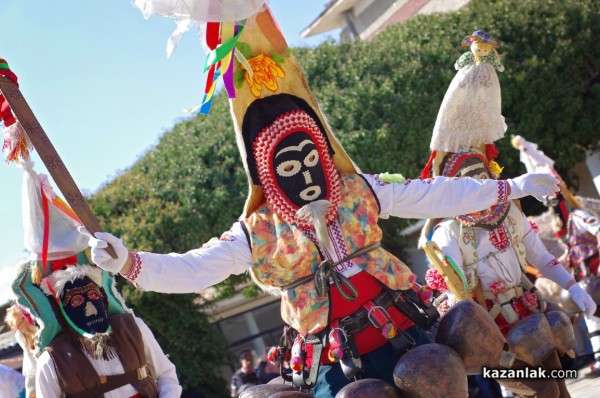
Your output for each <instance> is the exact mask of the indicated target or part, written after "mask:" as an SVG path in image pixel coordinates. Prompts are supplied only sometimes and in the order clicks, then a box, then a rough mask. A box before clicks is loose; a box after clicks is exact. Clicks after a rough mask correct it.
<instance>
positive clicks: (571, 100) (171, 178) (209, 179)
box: [91, 0, 600, 396]
mask: <svg viewBox="0 0 600 398" xmlns="http://www.w3.org/2000/svg"><path fill="white" fill-rule="evenodd" d="M477 29H485V30H486V31H488V32H490V33H492V34H493V35H494V37H495V38H496V39H497V40H499V42H500V43H501V47H500V49H499V52H500V54H502V56H503V63H504V65H505V67H506V71H505V72H504V73H499V78H500V84H501V87H502V98H503V114H504V116H505V117H506V122H507V125H508V131H507V137H506V138H504V139H502V140H500V141H498V142H497V143H496V144H497V146H498V148H499V150H500V156H499V158H498V161H499V163H500V164H501V165H502V166H505V169H504V172H503V176H504V177H507V178H508V177H514V176H516V175H519V174H521V173H523V172H524V171H525V169H524V167H523V166H522V165H521V164H520V162H519V160H518V152H517V151H516V150H515V149H513V148H512V147H511V145H510V135H511V134H520V135H522V136H524V137H525V138H526V139H527V140H529V141H533V142H536V143H538V144H539V145H540V148H542V149H543V150H544V152H545V153H546V154H548V155H549V156H550V157H552V158H553V159H554V160H556V165H555V167H556V168H557V170H558V172H559V173H560V174H561V175H562V176H563V177H564V178H566V179H567V181H568V182H571V183H573V184H574V183H576V181H574V180H573V179H572V176H570V175H569V174H568V171H569V169H570V167H571V166H572V165H573V164H575V163H577V162H580V161H582V160H583V159H584V156H585V153H584V149H587V150H593V149H597V148H598V132H597V130H595V128H597V126H600V120H599V118H600V84H599V80H600V77H599V76H600V46H598V45H597V43H598V42H600V2H598V1H597V0H579V1H551V0H543V1H542V0H498V1H491V0H479V1H473V2H472V3H471V4H469V5H468V6H467V7H465V8H463V9H462V10H460V11H459V12H455V13H451V14H437V15H429V16H418V17H416V18H413V19H411V20H409V21H408V22H406V23H403V24H400V25H395V26H391V27H389V28H388V29H387V30H386V31H384V32H383V33H381V34H380V35H378V36H377V37H376V38H375V39H374V40H373V41H372V42H369V43H366V42H354V43H339V44H336V43H333V42H326V43H324V44H322V45H320V46H318V47H316V48H313V49H294V52H295V55H296V57H297V58H298V59H299V60H300V62H301V64H302V65H303V67H304V69H305V72H306V75H307V79H308V81H309V84H310V85H311V87H312V89H313V91H314V94H315V96H316V97H317V99H318V100H319V102H320V104H321V106H322V108H323V111H324V113H325V115H327V117H328V119H329V123H330V124H331V126H332V129H333V131H334V132H335V133H336V135H337V136H338V137H339V138H340V140H341V141H342V143H343V145H344V147H345V148H346V150H347V151H348V152H349V154H350V156H351V157H352V158H353V160H354V161H355V162H356V163H357V164H358V165H359V167H360V168H361V169H362V170H363V171H364V172H367V173H378V172H384V171H388V172H392V173H402V174H404V175H405V176H406V177H407V178H416V177H417V176H418V175H419V173H420V171H421V169H422V168H423V166H424V165H425V163H426V161H427V158H428V157H429V141H430V138H431V131H432V129H433V125H434V123H435V119H436V115H437V111H438V109H439V106H440V103H441V101H442V99H443V97H444V94H445V92H446V89H447V87H448V85H449V84H450V81H451V80H452V78H453V77H454V74H455V73H456V71H455V70H454V67H453V65H454V62H455V61H456V59H457V58H458V57H459V56H460V55H461V54H462V53H463V52H464V51H466V49H464V48H461V47H460V42H461V40H462V38H463V37H465V36H466V35H467V34H470V33H471V32H473V31H474V30H477ZM465 117H468V115H465ZM246 193H247V180H246V176H245V173H244V170H243V167H242V164H241V161H240V156H239V153H238V150H237V146H236V143H235V138H234V133H233V127H232V124H231V117H230V114H229V109H228V103H227V99H226V96H225V93H223V92H221V93H220V94H219V95H218V97H217V98H216V99H215V101H214V105H213V109H212V110H211V114H210V115H209V116H196V117H194V118H192V119H189V120H185V121H183V122H181V123H179V124H178V125H176V126H175V127H174V129H173V130H172V131H170V132H167V133H166V134H165V135H164V136H163V137H162V138H161V140H160V142H159V144H158V145H157V146H156V147H155V148H152V149H151V150H149V151H148V152H147V153H146V154H145V155H144V156H143V157H142V158H141V159H140V160H139V161H138V162H137V163H136V164H135V165H134V166H132V168H131V169H130V170H127V171H126V172H124V173H123V174H122V175H121V176H120V177H118V178H116V179H115V180H114V181H112V182H110V183H109V184H108V185H106V186H105V187H104V188H103V189H101V190H100V191H99V192H98V193H97V194H96V195H94V197H93V198H92V201H91V202H92V206H93V208H94V210H95V212H96V214H97V215H98V216H99V218H100V221H101V224H102V225H103V226H104V227H105V229H106V230H109V231H111V232H113V233H115V234H116V235H118V236H120V237H121V238H122V239H123V240H124V241H125V242H126V244H127V245H128V246H129V247H130V248H131V249H132V250H148V251H155V252H169V251H176V252H184V251H187V250H189V249H191V248H195V247H199V246H200V245H201V244H202V243H203V242H206V241H208V240H209V239H210V238H211V237H215V236H219V235H220V234H221V233H222V232H224V231H226V230H227V229H228V228H229V226H230V225H231V224H232V222H234V221H235V220H236V219H237V218H238V217H239V215H240V214H241V213H242V209H243V205H244V200H245V198H246ZM526 205H527V203H526ZM530 206H532V207H531V208H534V207H535V206H534V205H533V204H532V205H530ZM525 209H526V211H527V206H525ZM413 221H414V220H394V221H391V220H388V221H386V222H384V223H382V224H383V228H384V232H385V241H384V245H385V247H387V248H388V249H390V250H392V251H393V252H395V253H397V254H400V255H401V250H402V247H404V246H406V245H407V244H409V245H414V242H403V241H402V239H401V237H400V236H399V233H398V231H399V230H401V229H402V228H404V227H406V226H408V225H409V223H411V222H413ZM244 278H246V276H245V275H243V276H235V277H232V278H229V279H228V280H226V281H225V282H223V283H221V284H220V285H219V288H220V292H221V293H222V294H224V295H226V294H231V293H232V292H233V286H235V284H236V283H238V282H239V281H240V280H243V279H244ZM138 294H139V293H131V292H126V298H127V300H128V301H130V302H135V305H136V310H137V311H138V313H140V314H142V316H143V317H144V318H147V319H149V320H151V322H150V324H151V326H152V327H153V330H154V331H155V332H156V331H157V330H161V332H160V333H159V336H158V338H159V341H160V342H161V344H163V347H166V351H167V352H171V353H172V355H173V356H172V358H173V360H174V361H175V363H176V364H177V365H178V371H179V372H180V375H181V376H182V381H183V382H184V383H186V385H187V386H191V387H194V388H196V387H203V388H205V387H206V386H210V387H206V391H213V389H212V388H213V387H212V384H210V382H211V381H213V380H209V379H206V378H203V377H204V375H208V374H212V373H211V372H212V369H214V367H215V366H217V365H216V364H218V363H219V360H218V358H217V357H218V355H213V354H214V353H215V352H216V351H217V348H218V347H221V348H222V347H223V345H222V344H221V345H220V343H219V342H218V341H217V339H215V340H214V341H213V340H212V337H215V336H213V335H212V334H211V333H210V332H209V330H210V327H208V325H207V324H206V322H205V321H204V320H199V319H200V317H201V316H199V315H198V314H197V312H196V310H197V308H196V307H195V305H194V304H193V300H192V298H191V297H190V296H180V297H179V296H178V297H175V296H171V295H150V294H148V293H144V294H143V295H139V297H138ZM172 305H177V306H178V307H177V310H176V309H175V308H173V307H172ZM167 310H168V311H172V312H168V313H167V312H166V311H167ZM154 311H159V313H164V315H165V316H155V315H154V314H153V312H154ZM161 311H162V312H161ZM175 313H177V318H175V316H173V315H172V314H175ZM167 314H168V316H166V315H167ZM192 325H193V326H192ZM196 328H197V333H195V334H193V335H192V337H191V338H186V342H187V345H188V347H191V346H194V347H195V348H194V349H195V350H196V351H194V353H191V352H187V351H186V350H183V349H180V348H179V347H180V345H181V344H182V343H181V339H182V330H185V334H186V337H187V335H188V334H192V333H194V332H196ZM213 350H214V351H213ZM207 358H210V360H213V359H214V360H215V362H214V363H208V361H209V360H207ZM188 369H190V370H193V372H192V371H190V372H188ZM182 372H183V373H182ZM211 396H212V395H211Z"/></svg>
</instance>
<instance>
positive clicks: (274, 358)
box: [267, 347, 281, 364]
mask: <svg viewBox="0 0 600 398" xmlns="http://www.w3.org/2000/svg"><path fill="white" fill-rule="evenodd" d="M280 357H281V351H279V347H271V348H270V349H269V352H268V353H267V360H268V361H269V362H271V363H272V364H275V363H277V362H279V359H280Z"/></svg>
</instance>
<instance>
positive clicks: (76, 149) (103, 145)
mask: <svg viewBox="0 0 600 398" xmlns="http://www.w3.org/2000/svg"><path fill="white" fill-rule="evenodd" d="M328 1H329V0H303V1H291V0H270V5H271V9H272V11H273V13H274V15H275V18H276V19H277V21H278V23H279V24H280V26H281V28H282V30H283V32H284V35H285V36H286V39H287V41H288V44H289V45H290V46H291V47H297V46H314V45H317V44H318V43H320V42H321V41H323V40H325V39H327V38H330V37H336V35H337V33H338V32H331V33H326V34H323V35H319V36H316V37H312V38H308V39H302V38H301V37H300V32H301V31H302V30H303V29H304V28H305V27H306V26H307V25H309V24H310V22H312V21H313V20H314V19H315V18H316V17H317V16H318V15H319V13H320V12H321V11H323V9H324V6H325V4H326V3H328ZM174 28H175V23H174V22H173V21H172V20H170V19H168V18H163V17H158V16H152V17H150V18H149V19H148V20H146V19H144V18H143V16H142V13H141V12H140V11H139V10H138V9H137V8H134V7H133V6H132V5H131V2H130V1H129V0H103V1H81V0H61V1H48V0H25V1H24V0H0V57H2V58H5V59H6V60H7V61H8V63H9V65H10V67H11V69H12V70H13V71H14V72H15V73H16V74H17V76H18V77H19V85H20V89H21V91H22V93H23V95H24V97H25V99H26V100H27V101H28V103H29V106H30V107H31V109H32V110H33V112H34V113H35V115H36V116H37V118H38V120H39V122H40V123H41V125H42V127H43V128H44V130H45V131H46V133H47V135H48V136H49V137H50V139H51V141H52V143H53V145H54V147H55V148H56V150H57V152H58V153H59V154H60V156H61V157H62V160H63V162H64V163H65V165H66V166H67V168H68V169H69V171H70V173H71V175H72V177H73V179H74V180H75V182H76V183H77V185H78V186H79V189H80V190H81V191H82V192H83V193H84V194H89V193H93V192H95V191H96V190H97V189H98V188H99V187H100V186H102V185H103V184H105V183H107V182H109V181H111V180H112V179H113V178H114V177H115V176H117V175H118V174H119V173H121V172H122V171H124V170H126V169H127V168H128V167H130V166H131V165H132V164H133V163H135V161H136V160H138V159H139V158H140V157H141V156H143V155H144V153H146V152H147V151H149V150H151V149H152V147H153V146H154V145H155V144H156V143H158V140H159V138H160V136H161V135H162V134H163V132H165V131H167V130H169V129H170V128H171V127H172V126H173V124H174V123H177V122H178V121H180V120H182V119H184V118H186V117H189V115H188V114H186V113H185V112H183V109H186V108H189V107H192V106H195V105H197V104H198V103H199V102H200V100H201V99H202V90H203V87H204V76H203V74H202V67H203V63H204V57H205V54H204V53H203V51H202V47H201V44H200V42H199V39H198V37H197V35H196V34H195V33H196V32H195V31H192V30H190V31H189V32H188V33H187V34H186V35H185V36H184V38H183V39H182V40H181V42H180V43H179V46H178V47H177V49H176V50H175V52H174V53H173V55H172V56H171V57H170V58H167V57H166V51H165V49H166V43H167V38H168V37H169V35H170V34H171V33H172V31H173V29H174ZM215 134H218V132H215ZM2 159H4V155H3V156H2ZM32 159H33V161H34V163H35V169H36V170H37V171H38V173H47V172H46V170H45V168H44V166H43V163H42V162H41V160H39V158H38V157H37V156H36V155H35V154H34V156H33V158H32ZM0 183H1V188H0V304H1V303H4V302H6V300H8V298H9V291H8V290H9V287H8V284H7V280H8V279H9V275H10V274H11V272H10V271H11V269H12V267H13V266H14V265H15V263H16V262H17V261H19V260H20V259H22V258H24V257H26V255H27V253H25V251H24V249H23V231H22V221H21V184H22V171H21V170H19V169H17V167H16V166H15V165H14V164H6V163H4V162H2V164H0ZM57 193H58V190H57ZM240 211H241V209H240Z"/></svg>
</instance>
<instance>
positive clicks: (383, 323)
mask: <svg viewBox="0 0 600 398" xmlns="http://www.w3.org/2000/svg"><path fill="white" fill-rule="evenodd" d="M147 3H151V2H147ZM157 3H159V2H157ZM160 3H161V4H163V3H164V2H160ZM173 3H177V2H175V1H174V2H173ZM218 3H219V4H221V5H222V4H226V3H228V2H222V1H220V2H218ZM231 3H234V2H231ZM190 18H192V17H191V16H190ZM198 22H201V21H198ZM226 28H227V26H226V24H225V23H221V24H220V25H219V24H217V25H216V26H215V25H214V24H213V25H211V24H210V23H209V28H208V29H207V35H208V34H209V33H210V32H211V31H213V30H214V29H216V32H217V33H218V32H221V33H223V31H224V29H226ZM231 31H232V32H234V33H236V32H237V33H236V34H235V36H234V37H235V40H236V42H235V46H232V45H231V43H230V42H228V43H227V44H228V47H227V48H230V49H231V48H232V49H233V50H232V51H233V52H234V53H235V58H234V59H230V58H229V57H226V56H225V57H224V58H222V59H221V61H220V65H221V68H225V69H226V68H227V66H228V67H229V68H231V69H232V70H230V69H226V70H224V71H222V73H220V75H221V76H224V77H225V78H226V77H227V76H228V74H229V73H232V76H233V77H235V78H236V83H237V89H236V90H235V98H231V100H230V105H231V112H232V116H233V120H234V126H235V129H236V137H237V140H238V144H239V148H240V152H241V156H242V160H243V163H244V166H245V169H246V171H247V174H248V179H249V196H248V199H247V201H246V204H245V208H244V210H243V213H242V215H241V216H240V218H239V221H237V222H235V223H234V224H233V225H232V227H231V228H230V230H229V231H228V232H225V233H224V234H223V235H222V236H221V238H220V239H219V240H218V241H217V242H214V243H212V244H210V245H205V246H204V247H201V248H196V249H192V250H190V251H189V252H187V253H183V254H178V253H170V254H155V253H148V252H130V251H128V249H127V248H126V247H125V246H124V244H123V242H121V240H120V239H118V238H117V237H115V236H113V235H111V234H110V233H105V232H101V233H96V234H95V237H91V239H90V245H91V246H92V259H93V260H94V262H95V263H96V264H97V265H98V266H100V267H102V268H103V269H105V270H108V271H110V272H114V273H117V272H119V273H121V275H123V276H124V277H125V278H127V279H128V280H129V281H130V282H132V283H134V284H135V285H136V286H138V287H140V288H142V289H143V290H146V291H155V292H163V293H192V292H197V291H199V290H201V289H204V288H206V287H209V286H211V285H214V284H216V283H218V282H221V281H222V280H224V279H226V278H227V277H228V276H230V275H232V274H242V273H244V272H247V271H249V272H250V275H251V277H252V279H253V281H254V282H255V283H256V284H257V285H258V286H260V287H261V288H262V289H263V290H264V291H266V292H269V293H271V294H274V295H277V296H280V297H281V316H282V318H283V320H284V321H285V322H286V323H287V324H288V325H289V328H286V335H285V336H286V337H285V338H282V341H284V342H286V343H284V344H282V345H281V346H280V347H277V349H276V350H275V351H274V352H275V353H276V355H273V357H274V359H275V360H277V361H282V360H286V356H287V355H289V357H287V359H289V364H290V368H291V369H292V372H291V375H286V377H288V378H290V379H291V380H292V382H293V384H294V385H295V386H296V387H297V388H298V387H300V388H312V389H313V393H314V395H315V396H316V397H333V396H335V395H336V394H337V393H338V392H339V391H340V390H342V389H343V388H344V387H345V386H346V385H348V387H350V385H351V382H352V381H354V380H356V379H357V378H369V379H378V380H377V381H378V382H379V381H381V380H383V382H382V383H383V384H385V385H386V386H388V387H389V388H392V389H393V387H391V386H393V385H394V382H395V380H394V376H395V374H394V366H395V364H396V363H397V361H398V359H399V358H400V357H401V356H402V355H403V354H405V353H406V352H407V350H409V349H411V348H412V347H414V346H415V345H420V344H424V343H428V338H427V335H426V334H425V332H424V328H428V327H430V325H431V324H432V323H433V321H435V319H436V318H437V312H436V311H434V309H433V307H431V306H430V305H429V304H428V303H426V302H423V301H421V300H420V298H419V297H418V296H417V294H416V293H415V291H414V290H413V289H416V285H415V280H416V277H415V275H414V274H413V273H412V272H411V270H410V269H409V268H408V267H407V266H406V265H405V264H404V263H403V262H402V261H400V260H399V259H398V258H397V257H395V256H394V255H392V254H391V253H389V252H388V251H387V250H385V249H384V248H382V247H381V243H380V242H381V238H382V231H381V229H380V228H379V226H378V220H379V219H380V218H384V219H385V218H388V217H390V216H392V217H405V218H426V217H446V216H451V215H453V214H460V213H469V212H473V211H477V210H480V209H482V208H486V207H489V206H492V205H495V204H501V203H505V202H506V200H510V199H513V198H518V197H522V196H525V195H529V194H534V195H543V194H549V193H552V192H553V191H554V189H555V187H556V183H557V180H556V179H555V178H553V177H548V176H540V175H524V176H521V177H518V178H516V179H513V180H505V181H496V180H476V179H460V180H458V179H454V178H445V177H439V178H435V179H428V180H406V181H402V180H396V182H393V181H391V180H389V179H386V178H385V177H382V175H372V174H363V173H361V172H360V171H359V169H358V167H357V166H356V165H355V164H354V163H353V162H352V161H351V159H350V158H349V156H348V155H347V154H346V152H345V151H344V149H343V148H342V146H341V145H340V143H339V142H338V140H337V139H336V137H335V136H334V135H333V133H332V131H331V128H330V126H329V125H328V123H327V120H326V119H325V117H324V115H323V114H322V113H321V110H320V108H319V106H318V104H317V102H316V100H315V98H314V97H313V95H312V93H311V91H310V89H309V88H308V85H307V82H306V79H305V77H304V74H303V72H302V70H301V68H300V65H299V64H298V62H297V60H296V59H295V58H294V56H293V55H292V54H291V53H290V51H289V49H288V47H287V44H286V42H285V40H284V38H283V36H282V34H281V32H280V30H279V28H278V27H277V24H276V22H275V21H274V19H273V18H272V15H271V13H270V10H269V9H268V8H267V7H266V5H265V8H264V10H261V11H260V12H259V13H257V14H256V15H255V17H253V18H251V19H250V20H248V21H245V22H244V21H242V22H241V23H236V24H235V27H234V28H233V29H232V30H231ZM217 36H218V35H217ZM207 38H210V39H211V40H208V41H209V42H213V46H212V47H213V48H216V50H218V51H215V52H211V53H210V54H209V57H208V59H212V60H213V61H214V59H215V58H214V57H216V56H217V54H221V55H223V54H224V51H223V49H224V48H225V47H226V46H224V45H223V46H221V47H220V46H216V45H214V44H215V42H214V41H213V40H212V39H214V38H212V37H211V36H207ZM209 48H210V45H209ZM227 61H231V63H230V64H229V63H228V62H227ZM228 84H229V83H228V82H227V81H225V86H226V87H227V86H228ZM398 181H401V182H398ZM463 195H468V196H469V197H470V198H471V199H472V200H471V201H461V200H459V198H461V197H462V196H463ZM448 198H457V200H456V201H450V200H448ZM107 244H110V245H111V246H112V247H113V248H114V249H115V251H116V252H117V255H118V258H116V259H113V258H112V257H111V256H109V255H108V253H107V252H106V250H105V247H106V246H107ZM424 345H425V346H429V344H424ZM411 351H416V349H413V350H411ZM409 352H410V351H409ZM456 356H457V355H456ZM437 360H439V361H441V362H440V365H439V366H441V367H443V366H445V365H444V364H443V361H444V360H445V357H441V356H438V357H437ZM427 365H429V363H428V364H427ZM441 373H442V374H440V372H436V378H437V381H440V380H441V378H443V377H445V376H444V374H443V372H441ZM415 374H416V376H415ZM418 376H419V375H418V372H412V373H411V377H412V378H415V379H418ZM360 381H364V380H360ZM360 381H359V382H360ZM359 382H357V383H359ZM454 382H455V380H448V381H447V383H445V382H439V383H430V384H434V385H433V386H432V387H433V388H436V385H437V388H438V389H439V388H443V389H444V391H447V390H448V388H452V384H453V383H454ZM352 384H353V383H352ZM396 384H397V383H396ZM458 384H460V380H458ZM464 386H465V389H464V391H465V392H466V377H465V380H464ZM263 387H264V386H255V387H251V388H250V389H248V390H247V391H251V390H252V389H256V388H263ZM438 393H439V394H441V390H439V391H438ZM242 396H243V395H242ZM432 396H434V395H432Z"/></svg>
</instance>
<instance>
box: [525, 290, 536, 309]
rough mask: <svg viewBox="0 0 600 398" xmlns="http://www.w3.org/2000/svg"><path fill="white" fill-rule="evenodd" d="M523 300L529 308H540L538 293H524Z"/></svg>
mask: <svg viewBox="0 0 600 398" xmlns="http://www.w3.org/2000/svg"><path fill="white" fill-rule="evenodd" d="M521 301H522V302H523V304H524V305H525V307H527V308H530V309H534V308H538V298H537V295H536V294H535V293H533V292H525V293H523V296H521Z"/></svg>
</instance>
